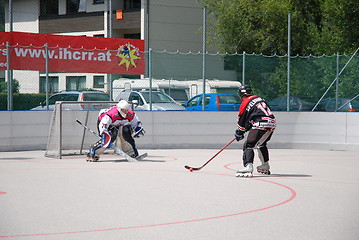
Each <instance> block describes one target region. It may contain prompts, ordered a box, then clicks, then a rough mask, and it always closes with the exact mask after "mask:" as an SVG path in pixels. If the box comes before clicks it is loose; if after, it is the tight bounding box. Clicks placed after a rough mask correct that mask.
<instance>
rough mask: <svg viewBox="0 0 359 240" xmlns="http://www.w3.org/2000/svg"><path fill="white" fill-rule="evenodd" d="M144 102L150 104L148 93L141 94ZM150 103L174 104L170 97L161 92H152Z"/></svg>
mask: <svg viewBox="0 0 359 240" xmlns="http://www.w3.org/2000/svg"><path fill="white" fill-rule="evenodd" d="M141 93H142V96H143V97H144V98H145V100H146V102H148V103H149V102H150V92H141ZM151 96H152V103H175V102H174V101H173V100H172V99H171V98H170V97H168V96H167V95H165V94H163V93H161V92H152V95H151Z"/></svg>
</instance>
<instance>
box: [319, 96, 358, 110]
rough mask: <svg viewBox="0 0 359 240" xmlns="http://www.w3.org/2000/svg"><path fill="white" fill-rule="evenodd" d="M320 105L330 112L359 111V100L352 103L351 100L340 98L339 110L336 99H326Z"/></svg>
mask: <svg viewBox="0 0 359 240" xmlns="http://www.w3.org/2000/svg"><path fill="white" fill-rule="evenodd" d="M320 103H321V104H323V105H324V107H325V109H326V111H329V112H335V111H339V112H356V111H358V110H359V100H357V99H354V100H351V101H350V99H349V98H338V109H336V98H325V99H323V100H322V101H320Z"/></svg>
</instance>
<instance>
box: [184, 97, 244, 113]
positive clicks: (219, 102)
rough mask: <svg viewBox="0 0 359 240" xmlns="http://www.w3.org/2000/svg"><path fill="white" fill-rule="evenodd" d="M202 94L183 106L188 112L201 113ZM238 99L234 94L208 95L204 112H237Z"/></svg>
mask: <svg viewBox="0 0 359 240" xmlns="http://www.w3.org/2000/svg"><path fill="white" fill-rule="evenodd" d="M202 98H203V94H198V95H196V96H194V97H192V98H191V99H189V100H188V101H187V102H185V103H184V104H183V106H184V107H185V108H186V109H187V110H189V111H202ZM239 105H240V99H239V97H238V95H235V94H224V93H209V94H206V97H205V111H238V109H239Z"/></svg>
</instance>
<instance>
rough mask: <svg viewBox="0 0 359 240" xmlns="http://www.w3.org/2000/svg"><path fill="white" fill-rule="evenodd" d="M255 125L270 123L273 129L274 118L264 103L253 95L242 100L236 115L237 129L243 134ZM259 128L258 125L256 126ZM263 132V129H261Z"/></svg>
mask: <svg viewBox="0 0 359 240" xmlns="http://www.w3.org/2000/svg"><path fill="white" fill-rule="evenodd" d="M255 123H263V126H264V125H265V123H270V125H267V126H271V128H274V127H275V117H274V115H273V113H272V111H271V109H270V107H269V105H268V104H267V103H266V101H265V100H264V99H263V98H261V97H259V96H255V95H251V96H248V97H246V98H244V100H243V101H242V104H241V106H240V108H239V113H238V129H239V130H241V131H243V132H245V131H248V130H250V129H251V128H252V126H253V125H254V124H255ZM257 125H258V126H259V124H257ZM263 130H265V129H264V127H263Z"/></svg>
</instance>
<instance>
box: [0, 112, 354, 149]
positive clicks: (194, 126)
mask: <svg viewBox="0 0 359 240" xmlns="http://www.w3.org/2000/svg"><path fill="white" fill-rule="evenodd" d="M76 112H77V111H72V112H71V113H69V114H64V117H63V126H64V135H65V136H64V139H65V138H66V139H68V140H66V143H67V144H68V145H81V139H82V133H83V128H82V127H81V126H80V125H79V124H78V123H76V122H75V120H76V118H81V116H83V115H84V114H83V113H76ZM136 113H137V114H138V116H139V118H140V119H141V120H142V122H143V126H144V128H145V130H146V135H145V136H144V137H142V138H140V139H138V140H137V144H138V146H139V147H140V148H159V149H161V148H163V149H165V148H221V147H223V146H224V145H225V144H227V143H228V142H229V141H230V140H231V139H232V138H233V133H234V130H235V129H236V121H237V113H236V112H170V111H169V112H147V111H137V112H136ZM51 115H52V112H51V111H2V112H0V132H1V136H0V151H13V150H15V151H16V150H44V149H45V148H46V145H47V136H48V132H49V125H50V119H51ZM97 115H98V112H97V111H91V112H90V114H89V118H88V119H89V120H88V127H90V128H91V129H93V130H95V131H96V118H97ZM275 116H276V118H277V121H278V125H277V129H276V132H275V134H274V135H273V138H272V140H271V141H270V147H271V148H312V149H333V150H357V149H359V148H358V147H359V113H356V112H351V113H345V112H344V113H343V112H275ZM79 120H80V121H83V122H84V121H85V119H79ZM94 140H96V138H95V137H94V136H93V135H92V134H91V133H89V132H87V133H86V138H85V145H84V146H88V144H90V143H93V141H94Z"/></svg>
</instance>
